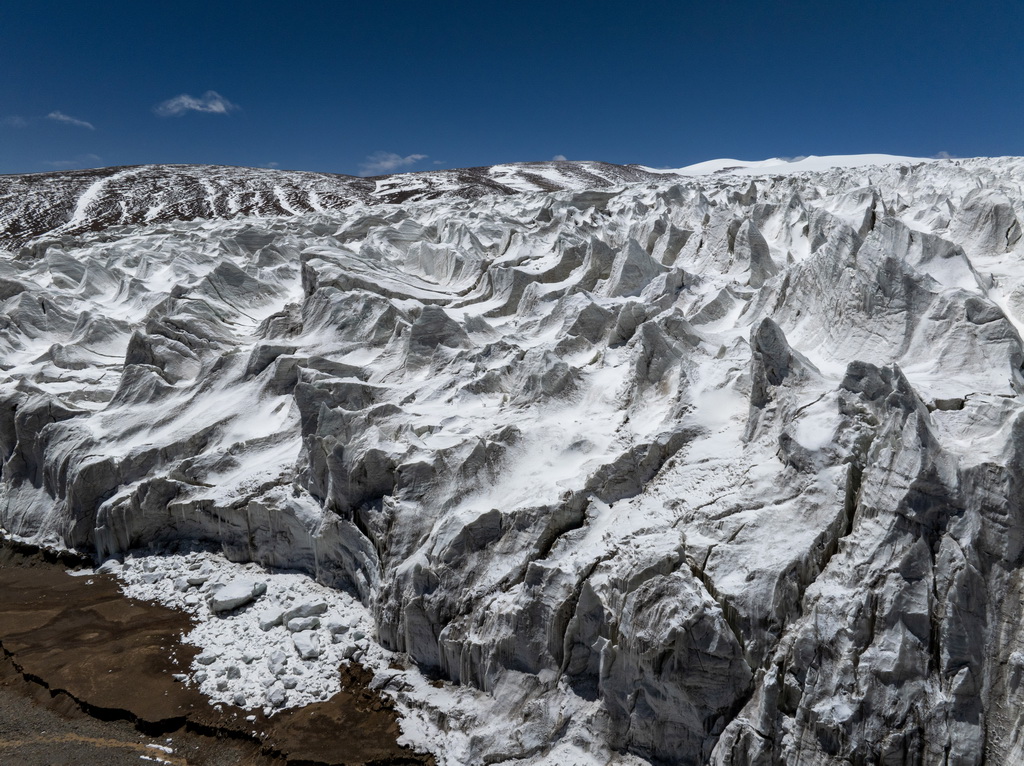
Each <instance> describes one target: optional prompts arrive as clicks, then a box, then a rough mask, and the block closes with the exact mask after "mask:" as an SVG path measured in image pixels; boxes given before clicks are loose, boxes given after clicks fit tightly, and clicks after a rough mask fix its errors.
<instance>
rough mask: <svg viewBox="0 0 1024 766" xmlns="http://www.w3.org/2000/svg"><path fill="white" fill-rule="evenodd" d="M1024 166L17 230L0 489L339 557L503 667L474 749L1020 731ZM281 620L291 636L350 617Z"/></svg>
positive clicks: (680, 757)
mask: <svg viewBox="0 0 1024 766" xmlns="http://www.w3.org/2000/svg"><path fill="white" fill-rule="evenodd" d="M556 170H557V168H556ZM489 172H490V174H491V175H490V176H488V177H493V178H497V177H504V178H505V179H506V181H508V180H509V178H508V177H507V174H508V172H509V171H507V170H503V169H500V168H499V169H492V170H491V171H489ZM552 172H554V171H552ZM502 174H506V175H504V176H503V175H502ZM517 177H518V176H517ZM1022 177H1024V161H1021V160H1016V159H1003V160H967V161H958V162H952V161H941V162H934V163H927V164H924V163H921V164H906V163H905V164H897V165H892V166H886V167H858V168H835V169H829V170H824V171H821V172H817V173H795V174H788V175H771V176H765V177H758V176H756V175H755V176H753V177H751V176H749V175H747V176H742V177H741V176H738V175H729V174H725V175H720V176H718V175H716V176H713V177H698V178H693V179H686V180H679V179H676V178H665V179H656V180H647V181H644V182H641V183H633V184H629V185H625V186H622V187H619V188H615V189H603V190H575V191H574V190H569V191H560V192H554V193H530V192H523V193H519V194H515V195H509V196H504V197H499V196H492V197H486V198H482V199H475V200H472V199H471V200H458V199H440V200H436V201H422V202H414V203H406V204H403V205H401V206H397V205H366V204H364V203H362V202H354V203H352V204H351V206H350V207H349V208H348V209H347V210H346V212H345V213H344V214H343V215H340V214H334V215H329V216H328V215H305V216H303V215H299V216H292V217H280V218H269V219H244V220H237V221H230V222H225V221H205V222H193V223H164V224H160V225H156V226H150V227H146V226H136V227H127V228H123V229H119V230H117V231H116V232H114V231H107V232H102V233H100V234H97V235H84V236H82V237H80V238H73V239H66V240H65V241H64V243H63V244H62V245H60V246H58V245H52V246H50V247H48V248H46V247H43V246H39V247H32V246H30V247H28V248H26V250H25V251H24V253H23V255H22V257H19V258H17V259H7V260H5V261H3V262H2V263H0V268H2V272H0V289H2V290H3V292H2V294H0V296H2V297H3V299H4V307H3V308H4V311H5V316H6V325H5V326H4V327H3V328H0V344H2V347H3V359H4V367H5V369H6V373H5V376H6V381H5V382H4V383H3V385H2V389H0V391H2V397H3V402H4V405H3V407H2V408H0V412H2V413H3V416H2V418H0V444H2V447H3V455H4V459H5V467H4V475H3V504H2V505H0V524H2V525H3V527H4V528H6V529H8V530H10V531H12V532H14V533H17V534H20V535H23V536H35V537H36V538H37V539H40V540H51V541H53V542H55V543H63V544H67V545H71V546H75V547H81V548H91V549H95V550H96V551H98V552H99V554H100V555H101V556H103V555H107V554H113V553H117V552H120V551H125V550H128V549H130V548H133V547H136V546H140V545H144V544H150V543H160V542H171V541H177V540H182V539H189V540H198V541H205V542H210V543H215V544H218V545H220V546H221V547H222V549H223V550H224V552H225V553H226V554H227V555H228V556H229V557H230V558H232V559H235V560H238V561H253V562H259V563H261V564H264V565H269V566H280V567H290V568H295V569H300V570H304V571H306V572H309V573H311V574H313V575H314V576H315V577H317V578H318V579H319V580H320V581H321V582H322V583H325V584H328V585H333V586H338V587H343V588H345V589H348V590H349V591H351V592H352V593H355V594H357V596H358V598H359V599H360V600H361V602H362V603H363V604H364V605H366V606H367V607H368V608H369V609H370V610H371V612H372V615H373V621H374V625H375V631H376V639H377V641H379V643H380V644H381V646H382V647H384V648H385V649H387V650H390V651H394V652H398V653H402V654H403V655H406V656H408V657H409V658H410V659H411V660H412V661H413V662H415V663H416V664H417V665H418V666H419V667H421V668H423V669H425V670H429V671H431V672H433V673H437V674H440V675H441V676H443V677H445V678H447V679H450V680H452V681H456V682H458V683H460V684H463V685H465V687H469V688H476V689H480V690H483V692H485V693H487V694H489V695H491V696H492V697H493V698H494V699H496V700H497V699H500V700H502V701H503V702H502V705H504V706H503V707H502V708H501V710H500V711H498V712H495V709H494V708H491V709H490V710H491V714H492V716H493V717H494V718H495V720H501V721H502V722H503V723H502V724H501V725H500V726H493V727H484V728H482V729H480V731H479V732H478V733H477V734H473V733H471V729H465V728H464V729H461V731H462V732H463V733H464V739H462V740H460V742H461V744H460V745H459V747H461V748H463V749H462V750H460V751H459V752H460V753H462V754H463V755H465V757H466V758H469V760H470V761H473V760H474V759H475V758H477V757H478V756H479V757H480V758H483V757H485V756H486V757H487V758H488V759H489V760H493V759H495V758H497V756H499V755H500V756H501V758H504V759H506V760H508V759H512V758H516V757H530V758H540V757H541V756H543V755H544V754H545V753H549V754H550V753H553V752H559V750H558V748H560V747H570V746H571V747H572V748H576V747H577V746H578V743H576V742H575V740H573V742H571V743H570V742H569V739H572V737H574V736H576V735H577V734H578V733H579V731H580V729H579V727H580V726H581V721H586V725H585V728H590V729H594V730H596V731H598V732H599V737H598V739H597V740H596V741H595V744H593V746H592V752H595V753H596V752H605V751H606V749H607V748H612V749H615V750H621V751H627V752H630V753H634V754H636V755H639V756H642V757H645V758H651V759H655V760H658V759H661V760H668V761H679V762H704V761H713V762H716V763H723V764H724V763H736V764H740V763H756V762H760V760H761V759H769V760H771V759H781V760H782V761H784V762H794V763H795V762H807V763H832V762H833V760H831V759H833V758H840V757H848V758H855V759H857V758H859V759H863V760H865V761H873V760H884V759H890V760H893V759H895V762H902V761H900V760H899V759H900V758H901V757H904V756H901V755H900V754H901V753H904V754H906V753H909V754H911V755H906V757H905V758H904V760H905V761H906V762H932V761H941V760H942V758H943V757H946V756H947V755H948V757H949V758H950V760H956V761H957V762H963V763H976V762H980V759H981V757H982V754H984V753H985V752H986V750H987V752H988V753H989V757H990V758H994V759H995V760H1007V759H1009V760H1013V759H1014V758H1016V757H1017V756H1024V753H1018V752H1017V751H1016V750H1014V749H1013V748H1015V747H1018V746H1017V745H1015V744H1014V743H1015V742H1017V741H1018V740H1019V739H1020V737H1018V724H1017V720H1016V714H1015V713H1013V712H1012V711H1013V710H1014V709H1015V707H1016V705H1017V703H1018V702H1019V694H1018V692H1017V684H1018V683H1019V680H1020V679H1019V668H1018V665H1019V664H1020V663H1018V664H1017V665H1015V664H1014V662H1015V660H1013V658H1014V657H1018V656H1019V654H1020V653H1021V652H1024V647H1022V646H1021V643H1022V640H1024V639H1022V637H1021V636H1020V631H1019V626H1018V622H1019V621H1018V620H1017V618H1016V611H1015V610H1016V608H1017V605H1018V604H1019V602H1018V601H1017V600H1016V594H1017V593H1018V591H1019V590H1020V588H1021V586H1020V585H1019V583H1018V580H1019V559H1020V556H1021V551H1022V540H1024V537H1022V535H1021V532H1020V529H1021V519H1020V513H1021V509H1020V508H1018V506H1019V496H1020V492H1019V490H1018V485H1019V483H1020V481H1021V477H1022V475H1024V474H1022V473H1021V469H1020V467H1019V460H1020V457H1019V455H1018V443H1019V442H1020V438H1019V431H1020V428H1019V427H1018V421H1019V420H1020V417H1019V416H1020V413H1021V405H1020V399H1019V394H1020V392H1021V385H1022V382H1024V381H1022V379H1021V366H1022V364H1024V349H1022V346H1021V337H1020V334H1019V328H1020V327H1021V324H1020V323H1021V321H1022V313H1021V312H1022V311H1024V302H1022V298H1021V296H1022V295H1024V268H1021V266H1020V261H1019V259H1020V256H1021V254H1022V253H1024V250H1022V247H1024V245H1022V244H1021V233H1020V232H1021V230H1020V223H1019V221H1020V218H1021V216H1022V215H1024V207H1022V206H1024V192H1022V188H1021V184H1022V181H1021V179H1022ZM393 183H397V181H395V182H393ZM389 188H390V187H389ZM396 189H397V186H396V187H394V188H391V191H392V192H395V193H397V192H396V191H395V190H396ZM239 587H241V586H239ZM243 590H244V589H243ZM274 616H275V615H266V616H265V619H266V621H267V622H268V624H270V626H271V627H272V628H273V629H274V630H278V628H280V631H279V632H287V633H288V634H289V635H294V636H301V638H295V639H292V644H293V645H292V646H290V651H292V652H293V653H296V652H297V653H298V655H297V656H305V657H306V658H307V659H310V660H312V659H314V657H313V655H314V654H315V653H316V652H317V651H323V650H324V649H325V648H326V647H328V646H331V645H332V644H330V643H329V642H327V641H325V640H324V635H325V634H323V633H322V631H323V627H322V626H320V627H317V628H314V627H313V626H312V624H311V623H310V625H305V623H302V624H301V625H300V624H299V623H296V628H297V630H295V631H289V630H288V628H289V626H290V620H292V619H298V620H302V619H306V618H309V617H310V616H311V615H295V616H293V617H292V618H289V620H285V619H284V615H283V614H282V615H280V619H281V622H280V623H278V622H276V621H275V620H274V619H272V618H273V617H274ZM317 630H319V631H321V632H320V633H316V632H315V631H317ZM307 631H314V632H313V633H309V634H307ZM314 640H315V645H314ZM300 644H301V648H300ZM1015 668H1017V669H1015ZM467 694H469V692H467ZM410 699H412V697H410ZM415 699H416V700H418V701H417V702H416V703H415V704H417V705H420V706H421V709H424V710H426V709H432V710H434V711H435V712H434V713H431V714H430V715H428V716H427V717H428V718H430V717H431V716H433V720H434V725H437V722H438V720H440V719H439V718H438V717H437V716H439V715H440V713H437V712H436V711H438V710H439V708H437V707H434V708H431V707H430V703H429V702H428V701H425V699H424V698H423V697H416V698H415ZM445 700H446V704H449V703H450V704H455V703H454V702H453V701H452V700H453V698H451V697H447V698H445ZM509 701H514V702H509ZM506 703H507V704H506ZM492 704H493V705H497V704H498V702H493V703H492ZM567 721H575V723H573V724H572V725H571V726H570V725H568V724H567ZM446 725H447V724H446ZM451 726H452V728H453V730H454V729H456V728H458V727H457V726H455V725H454V724H452V725H451ZM567 727H568V728H567ZM526 729H529V730H530V732H531V735H530V737H527V738H525V739H524V738H519V739H517V738H516V736H514V735H513V734H510V732H516V731H525V730H526ZM467 732H469V733H467ZM572 732H575V734H573V733H572ZM453 747H454V746H453ZM566 752H567V751H566ZM573 752H576V751H573ZM460 757H461V756H460ZM915 759H917V760H916V761H915ZM499 760H500V759H499ZM454 762H457V761H454Z"/></svg>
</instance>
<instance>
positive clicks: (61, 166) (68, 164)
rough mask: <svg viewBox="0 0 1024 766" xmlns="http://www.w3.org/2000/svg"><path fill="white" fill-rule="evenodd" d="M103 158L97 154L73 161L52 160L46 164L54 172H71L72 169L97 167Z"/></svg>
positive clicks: (85, 155)
mask: <svg viewBox="0 0 1024 766" xmlns="http://www.w3.org/2000/svg"><path fill="white" fill-rule="evenodd" d="M102 161H103V158H102V157H100V156H99V155H96V154H82V155H80V156H78V157H76V158H75V159H73V160H51V161H49V162H44V163H43V164H44V165H46V166H47V167H50V168H53V169H54V170H69V169H71V168H81V167H96V166H97V165H99V163H100V162H102Z"/></svg>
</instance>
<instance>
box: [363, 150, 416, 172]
mask: <svg viewBox="0 0 1024 766" xmlns="http://www.w3.org/2000/svg"><path fill="white" fill-rule="evenodd" d="M426 158H427V155H425V154H409V155H406V156H405V157H403V156H401V155H400V154H395V153H394V152H374V153H373V154H371V155H370V156H369V157H367V158H366V161H365V162H363V163H362V164H360V165H359V175H361V176H379V175H383V174H384V173H391V172H393V171H395V170H398V169H399V168H406V167H409V166H410V165H415V164H416V163H417V162H419V161H420V160H425V159H426Z"/></svg>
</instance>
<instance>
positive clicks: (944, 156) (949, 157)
mask: <svg viewBox="0 0 1024 766" xmlns="http://www.w3.org/2000/svg"><path fill="white" fill-rule="evenodd" d="M935 159H937V160H954V159H956V155H955V154H950V153H949V152H945V151H943V152H937V153H936V154H935Z"/></svg>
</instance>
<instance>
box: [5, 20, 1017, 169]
mask: <svg viewBox="0 0 1024 766" xmlns="http://www.w3.org/2000/svg"><path fill="white" fill-rule="evenodd" d="M1022 31H1024V2H1021V0H1002V1H996V0H992V1H987V0H972V1H971V2H963V1H961V2H946V1H945V0H927V1H922V2H917V1H916V0H915V1H912V2H901V1H899V0H895V1H894V0H889V1H888V2H875V1H874V0H856V1H851V2H838V1H837V2H828V1H827V0H820V1H819V2H802V1H800V2H796V1H794V2H780V1H776V0H758V1H757V2H754V1H751V2H747V1H746V0H743V1H739V2H735V1H734V2H716V1H715V0H704V1H703V2H674V3H671V2H642V0H633V1H632V2H602V1H601V0H591V2H585V3H584V2H558V1H557V0H549V1H548V2H531V1H529V0H520V2H514V3H513V2H505V3H495V2H490V0H476V1H475V2H443V1H441V0H439V1H436V2H425V1H424V0H419V1H418V2H405V0H392V1H390V2H388V1H380V2H375V3H366V2H359V3H355V2H344V0H338V1H337V2H302V0H294V1H293V2H291V3H282V2H280V1H277V2H273V3H270V2H261V1H260V0H251V1H250V2H244V3H243V2H218V0H205V2H191V1H189V0H179V1H177V2H163V1H162V0H149V1H148V2H138V1H137V0H133V1H132V2H85V1H84V0H80V1H78V2H68V1H67V0H65V1H64V2H52V1H50V0H3V2H2V3H0V72H2V73H3V74H2V76H0V173H15V172H34V171H44V170H52V169H56V168H62V167H91V166H99V165H125V164H137V163H148V162H187V163H216V164H229V165H251V166H265V165H271V166H276V167H281V168H289V169H302V170H321V171H329V172H339V173H351V174H358V173H360V172H367V171H369V170H372V169H374V167H376V168H378V169H383V168H384V167H385V166H386V165H387V164H388V163H387V162H384V163H383V164H380V163H379V160H380V159H381V158H383V157H385V155H394V157H392V160H393V161H392V162H391V163H390V164H391V165H393V166H394V167H395V168H396V169H397V168H401V169H410V170H420V169H429V168H432V167H465V166H471V165H486V164H494V163H498V162H514V161H524V160H546V159H551V158H553V157H555V156H556V155H563V156H565V157H568V158H569V159H578V160H583V159H594V160H604V161H608V162H616V163H629V162H638V163H642V164H646V165H652V166H661V167H664V166H673V167H676V166H681V165H686V164H690V163H694V162H699V161H702V160H706V159H712V158H716V157H734V158H739V159H764V158H767V157H773V156H788V157H791V156H796V155H805V154H847V153H863V152H884V153H890V154H907V155H916V156H932V155H936V154H939V153H943V152H945V153H949V154H952V155H954V156H962V157H966V156H975V155H1003V154H1018V155H1019V154H1024V34H1022ZM209 91H213V92H214V93H215V94H219V96H220V98H221V101H219V102H218V100H217V99H216V98H215V97H214V96H209V99H210V100H204V98H205V95H204V94H207V93H208V92H209ZM183 95H186V96H190V97H191V99H192V100H191V101H188V100H184V101H182V100H179V101H178V102H175V103H177V105H178V111H180V112H181V113H180V114H168V112H173V111H175V110H174V104H172V105H171V106H170V107H164V109H163V112H164V114H160V113H158V112H159V111H160V110H159V105H160V104H164V103H165V102H167V101H169V100H171V99H175V98H176V97H179V96H183ZM183 104H185V105H187V104H192V105H193V106H201V107H204V108H213V109H221V110H222V111H221V112H203V111H197V110H195V109H184V108H183ZM218 104H219V106H218ZM231 106H234V107H237V108H231ZM83 123H84V124H83ZM381 153H384V154H381ZM370 157H376V160H371V159H368V158H370ZM398 158H407V159H406V161H405V162H404V164H398V162H397V160H398ZM375 162H377V163H378V164H376V165H375V164H374V163H375Z"/></svg>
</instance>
